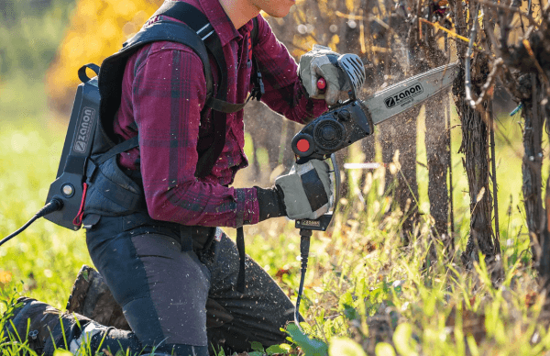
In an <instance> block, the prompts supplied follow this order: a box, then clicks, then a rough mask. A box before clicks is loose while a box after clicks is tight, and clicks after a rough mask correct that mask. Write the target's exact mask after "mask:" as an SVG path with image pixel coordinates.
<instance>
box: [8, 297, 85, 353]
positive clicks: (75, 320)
mask: <svg viewBox="0 0 550 356" xmlns="http://www.w3.org/2000/svg"><path fill="white" fill-rule="evenodd" d="M21 303H22V305H21V306H20V307H18V308H16V309H15V310H14V314H13V316H12V317H10V318H9V319H8V320H7V322H6V325H5V331H6V334H7V336H8V337H9V338H13V339H15V340H18V341H21V342H25V341H28V345H29V347H30V348H31V349H32V350H33V351H35V352H36V353H37V354H38V355H41V354H42V353H44V354H45V355H46V356H49V355H53V352H54V350H55V348H56V347H58V346H62V347H64V340H68V341H69V340H72V339H73V338H75V337H76V336H77V334H80V327H84V326H85V325H87V324H88V323H89V322H90V319H88V318H86V317H84V316H82V315H78V314H74V315H73V314H67V313H62V312H61V311H59V310H58V309H56V308H54V307H52V306H50V305H48V304H46V303H42V302H39V301H37V300H36V299H32V298H27V297H21V298H19V299H17V302H16V304H21ZM61 322H62V323H61ZM62 325H63V328H62V327H61V326H62ZM79 325H80V327H79ZM63 334H65V338H63Z"/></svg>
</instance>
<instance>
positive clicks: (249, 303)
mask: <svg viewBox="0 0 550 356" xmlns="http://www.w3.org/2000/svg"><path fill="white" fill-rule="evenodd" d="M122 220H123V219H122V218H102V219H101V222H100V223H99V224H98V225H97V226H95V227H94V228H92V229H89V230H88V232H87V238H86V240H87V244H88V250H89V252H90V256H91V257H92V260H93V262H94V264H95V266H96V267H97V269H98V270H99V272H100V273H101V275H102V276H103V277H104V278H105V282H106V283H107V285H108V286H109V289H110V290H111V292H112V294H113V296H114V298H115V299H116V301H117V303H118V304H120V305H121V307H122V309H123V311H124V315H125V317H126V319H127V321H128V324H129V325H130V327H131V328H132V331H133V333H134V334H135V336H136V337H137V339H138V340H139V342H140V343H141V346H146V345H147V346H154V345H158V344H161V345H165V346H167V349H173V350H176V351H177V350H178V349H181V350H188V349H189V348H186V347H187V346H188V345H192V346H194V347H195V349H194V350H202V351H201V352H196V351H193V352H189V354H193V353H196V354H206V353H204V352H205V351H204V350H205V349H206V348H211V347H212V346H214V347H215V348H216V350H218V349H219V348H221V347H223V348H224V349H225V350H226V352H234V351H236V352H242V351H247V350H250V342H252V341H258V342H260V343H262V344H263V345H264V347H268V346H270V345H273V344H279V343H282V342H285V337H286V334H285V333H284V332H282V331H281V330H280V329H281V328H282V327H284V326H285V325H286V324H287V323H288V322H289V321H291V320H293V308H294V306H293V304H292V303H291V301H290V300H289V298H288V297H287V296H286V295H285V294H284V292H283V291H282V290H281V289H280V288H279V286H278V285H277V284H276V283H275V281H273V279H272V278H271V277H270V276H269V275H268V274H267V273H266V272H265V271H264V270H263V269H262V268H261V267H260V266H259V265H258V264H257V263H256V262H254V261H253V260H252V259H251V258H250V257H248V256H247V257H246V270H245V271H246V274H245V276H246V283H245V284H246V289H245V291H244V293H240V292H238V291H236V283H237V275H238V272H239V257H238V252H237V248H236V246H235V244H234V243H233V242H232V241H231V240H230V239H229V238H228V237H227V236H226V235H225V234H223V233H222V235H221V239H220V240H219V241H217V240H214V241H212V243H211V244H209V246H208V247H207V248H206V249H205V250H201V251H197V250H195V249H193V248H185V246H183V247H182V243H180V242H179V241H178V239H177V238H174V236H169V235H170V234H161V233H158V232H157V233H150V232H144V230H143V228H140V229H129V230H126V231H125V228H124V224H123V223H122ZM115 341H116V340H115ZM163 348H164V347H163ZM210 352H212V350H210ZM184 353H185V352H183V351H182V352H180V353H178V354H184Z"/></svg>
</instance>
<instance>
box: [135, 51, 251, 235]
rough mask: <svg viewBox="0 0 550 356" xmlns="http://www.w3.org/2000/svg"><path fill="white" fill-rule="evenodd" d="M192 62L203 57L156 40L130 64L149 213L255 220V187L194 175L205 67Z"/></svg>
mask: <svg viewBox="0 0 550 356" xmlns="http://www.w3.org/2000/svg"><path fill="white" fill-rule="evenodd" d="M197 68H202V62H201V60H200V59H199V57H198V56H197V55H196V54H195V53H194V52H192V50H190V49H189V48H187V47H185V46H183V45H180V44H176V43H168V42H158V43H155V44H153V49H152V50H151V51H150V52H149V53H148V55H147V58H146V59H145V60H144V61H142V62H141V63H140V65H139V66H138V68H136V69H135V76H134V81H133V84H132V90H133V93H132V105H133V111H134V115H135V118H134V119H135V121H136V124H137V126H138V131H139V146H140V156H141V159H140V160H141V161H140V166H141V173H142V176H143V186H144V191H145V198H146V202H147V208H148V211H149V214H150V216H151V217H152V218H154V219H157V220H163V221H172V222H177V223H180V224H183V225H201V226H229V227H235V226H237V225H239V223H240V221H244V223H250V224H254V223H257V222H258V219H259V207H258V201H257V194H256V189H254V188H249V189H235V188H228V187H225V186H223V185H220V184H213V183H210V182H206V181H201V180H198V179H197V178H196V177H195V176H194V172H195V167H196V164H197V160H198V154H197V150H196V147H197V141H198V137H199V126H200V112H201V110H202V108H203V105H204V102H205V98H206V86H205V78H204V73H203V71H202V70H197Z"/></svg>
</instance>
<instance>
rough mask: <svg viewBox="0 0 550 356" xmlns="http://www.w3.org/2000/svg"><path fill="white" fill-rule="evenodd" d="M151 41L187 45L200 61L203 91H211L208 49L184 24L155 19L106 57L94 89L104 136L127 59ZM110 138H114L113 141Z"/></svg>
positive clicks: (108, 131) (108, 130)
mask: <svg viewBox="0 0 550 356" xmlns="http://www.w3.org/2000/svg"><path fill="white" fill-rule="evenodd" d="M155 41H174V42H179V43H183V44H185V45H186V46H189V47H190V48H191V49H192V50H193V51H194V52H195V53H196V54H197V55H198V56H199V58H200V59H201V61H202V62H203V70H204V76H205V78H206V88H207V93H210V94H211V93H213V80H212V72H211V68H210V62H209V59H208V52H207V50H206V47H205V46H204V43H203V41H202V39H201V38H200V37H199V35H197V33H196V32H195V31H194V30H193V29H191V28H190V27H189V26H187V25H186V24H182V23H175V22H168V21H159V22H156V23H154V24H153V25H151V26H148V27H147V28H145V29H143V30H141V31H140V32H138V33H137V34H136V35H135V36H134V37H132V38H131V39H130V40H128V41H127V42H126V43H125V44H124V46H123V48H122V49H121V50H120V51H119V52H117V53H115V54H114V55H112V56H110V57H108V58H106V59H105V60H104V61H103V63H102V65H101V70H100V72H99V76H98V88H99V92H100V94H101V101H100V107H99V111H100V120H101V123H102V124H101V125H100V127H99V128H100V130H103V131H104V132H103V134H104V135H105V136H106V137H109V138H112V137H114V132H113V131H112V130H113V129H112V127H111V126H112V125H109V123H110V122H112V121H113V118H114V115H115V113H116V111H117V110H118V108H119V106H120V100H121V97H122V88H121V85H120V83H122V78H123V75H124V68H125V66H126V62H127V60H128V58H129V57H130V56H131V55H132V54H134V53H135V52H136V51H137V50H138V49H139V48H141V47H142V46H143V45H144V44H147V43H151V42H155ZM113 141H114V140H113Z"/></svg>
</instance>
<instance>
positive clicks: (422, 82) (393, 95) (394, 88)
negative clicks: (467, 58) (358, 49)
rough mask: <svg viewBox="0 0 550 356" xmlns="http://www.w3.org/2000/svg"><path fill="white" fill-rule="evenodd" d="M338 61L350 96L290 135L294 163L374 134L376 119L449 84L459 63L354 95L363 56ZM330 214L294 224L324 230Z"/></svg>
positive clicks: (323, 155)
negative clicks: (363, 95) (359, 96)
mask: <svg viewBox="0 0 550 356" xmlns="http://www.w3.org/2000/svg"><path fill="white" fill-rule="evenodd" d="M338 65H339V66H340V68H342V70H343V71H344V73H345V74H346V76H347V79H348V81H349V82H350V83H351V90H350V91H349V92H348V95H349V99H348V100H346V101H344V102H339V103H338V104H337V105H335V106H333V107H331V108H330V110H329V111H327V112H326V113H324V114H323V115H321V116H320V117H318V118H317V119H315V120H313V121H312V122H310V123H309V124H307V125H306V126H304V127H303V128H302V130H300V132H298V133H297V134H296V135H295V136H294V138H293V139H292V142H291V145H292V150H293V151H294V153H295V154H296V158H297V159H296V163H298V164H301V163H305V162H307V161H309V160H310V159H320V160H324V159H328V158H330V157H331V156H332V154H333V153H335V152H337V151H339V150H341V149H343V148H346V147H348V146H349V145H351V144H352V143H354V142H356V141H358V140H360V139H363V138H365V137H367V136H370V135H372V134H373V133H374V125H378V124H380V123H381V122H384V121H386V120H388V119H391V118H393V117H394V116H397V115H399V114H402V113H404V112H406V111H408V110H410V109H412V108H414V107H416V106H417V105H419V104H422V103H424V102H425V101H426V100H428V99H430V98H432V97H434V96H435V95H437V94H439V93H441V92H442V91H444V90H445V89H448V88H450V87H451V86H452V84H453V81H454V79H455V77H456V73H457V69H458V63H451V64H448V65H444V66H441V67H438V68H435V69H432V70H430V71H427V72H424V73H422V74H418V75H415V76H413V77H411V78H408V79H405V80H403V81H401V82H399V83H396V84H393V85H391V86H389V87H387V88H386V89H383V90H380V91H378V92H376V93H375V94H374V95H372V96H370V97H368V98H366V99H365V100H360V99H357V92H358V91H359V89H360V88H361V86H363V84H364V83H365V80H366V73H365V69H364V66H363V62H362V61H361V59H360V58H359V57H358V56H357V55H355V54H344V55H342V56H340V58H338ZM322 86H324V80H323V79H322V78H320V79H319V81H318V88H321V87H322ZM331 161H332V164H333V167H334V169H335V171H336V172H335V173H338V172H337V171H338V168H337V166H336V164H335V162H334V158H333V157H332V159H331ZM335 180H336V184H337V185H339V174H335ZM336 191H337V190H336ZM333 210H334V209H333ZM331 218H332V214H331V213H329V214H325V216H322V217H321V218H320V219H318V220H298V221H296V227H297V228H304V229H310V230H321V231H325V230H326V229H327V227H328V224H329V223H330V220H331Z"/></svg>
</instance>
